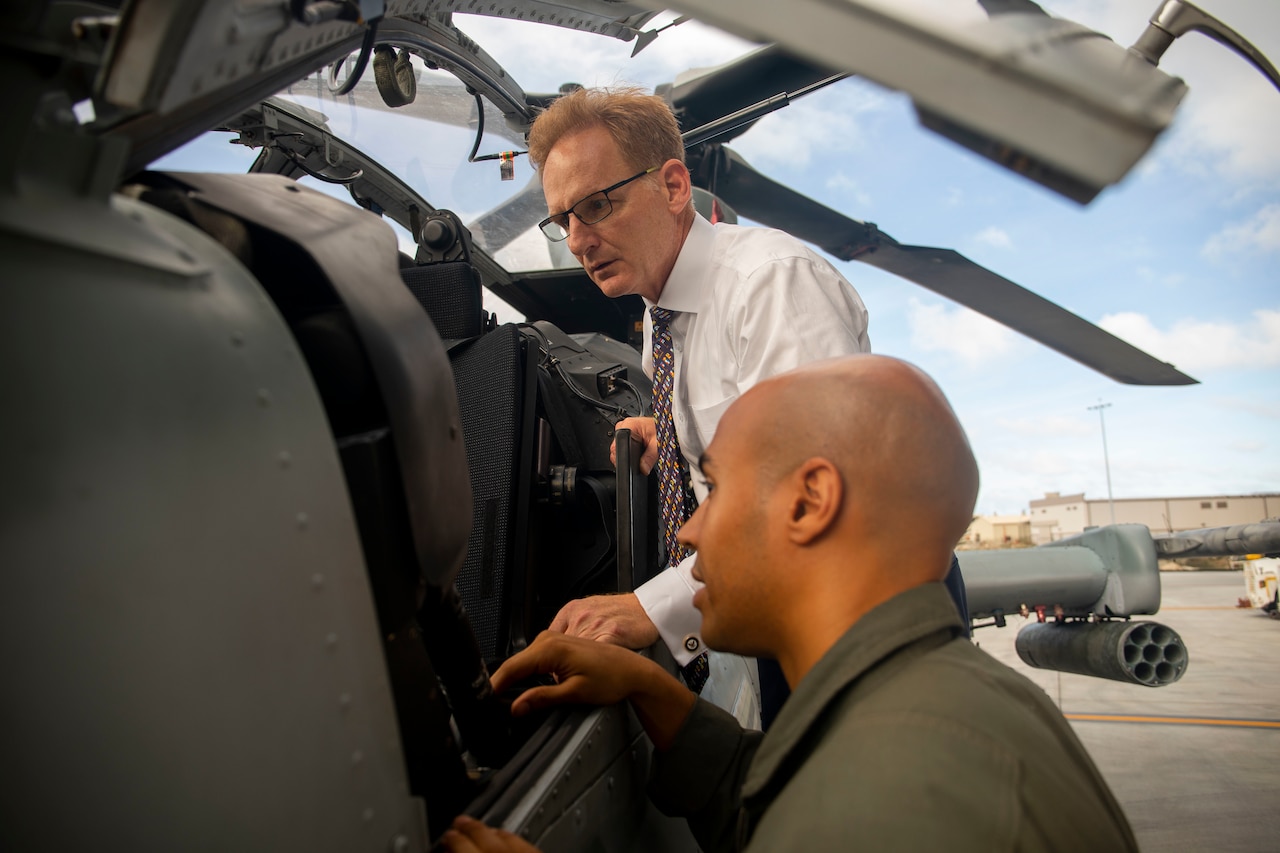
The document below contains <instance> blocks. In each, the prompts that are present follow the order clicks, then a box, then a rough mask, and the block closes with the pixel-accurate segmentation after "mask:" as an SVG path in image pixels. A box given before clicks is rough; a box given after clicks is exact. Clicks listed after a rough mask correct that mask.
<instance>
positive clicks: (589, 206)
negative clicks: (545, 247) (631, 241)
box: [538, 166, 658, 243]
mask: <svg viewBox="0 0 1280 853" xmlns="http://www.w3.org/2000/svg"><path fill="white" fill-rule="evenodd" d="M657 170H658V167H657V166H653V167H652V168H649V169H645V170H644V171H643V172H641V173H639V174H638V175H632V176H631V177H629V178H627V179H626V180H622V181H618V182H617V183H616V184H614V185H613V186H611V187H605V188H604V189H602V190H600V191H598V192H593V193H592V194H591V195H589V196H587V197H586V198H584V199H582V200H581V201H579V202H578V203H577V204H575V205H574V206H573V207H571V208H569V209H568V210H566V211H564V212H563V213H555V214H552V215H551V216H548V217H547V218H546V219H544V220H542V221H541V222H539V223H538V227H539V228H541V229H542V233H543V234H546V235H547V239H548V240H551V241H552V242H554V243H558V242H560V241H561V240H563V239H565V238H566V237H568V236H569V214H570V213H572V214H573V215H574V216H576V217H578V221H579V222H581V223H582V224H583V225H595V224H596V223H597V222H599V221H600V220H602V219H604V218H605V217H607V216H608V215H609V214H611V213H613V200H612V199H610V198H609V193H611V192H613V191H614V190H616V189H620V188H622V187H625V186H626V185H627V184H629V183H631V182H632V181H638V180H640V179H641V178H643V177H644V176H645V175H648V174H650V173H652V172H656V171H657Z"/></svg>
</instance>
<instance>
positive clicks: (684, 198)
mask: <svg viewBox="0 0 1280 853" xmlns="http://www.w3.org/2000/svg"><path fill="white" fill-rule="evenodd" d="M658 175H659V176H660V177H661V179H662V188H663V191H664V192H665V194H666V199H667V207H668V209H670V210H671V212H672V213H680V212H682V211H684V210H685V209H686V208H687V207H688V206H689V200H690V199H691V198H693V179H692V178H691V177H689V167H688V166H686V165H685V164H684V163H681V162H680V161H679V160H674V159H672V160H668V161H667V162H665V163H663V164H662V168H661V169H659V170H658Z"/></svg>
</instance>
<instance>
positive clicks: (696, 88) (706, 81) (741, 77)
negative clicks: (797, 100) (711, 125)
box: [657, 45, 835, 135]
mask: <svg viewBox="0 0 1280 853" xmlns="http://www.w3.org/2000/svg"><path fill="white" fill-rule="evenodd" d="M833 73H835V72H832V71H831V70H830V69H828V68H822V67H819V66H817V65H814V64H812V63H810V62H807V61H805V60H802V59H797V58H796V57H795V56H793V55H791V54H789V53H787V52H786V51H784V50H782V49H781V48H779V47H778V46H777V45H767V46H765V47H762V48H760V49H759V50H754V51H752V52H751V53H748V54H746V55H745V56H742V57H739V58H738V59H735V60H733V61H732V62H727V63H725V64H724V65H718V66H716V67H714V68H695V69H692V70H690V71H685V72H684V73H682V74H680V75H679V76H678V77H676V79H675V82H674V83H668V84H663V85H661V86H659V87H658V88H657V94H659V95H662V96H663V97H665V98H667V100H668V101H669V102H670V103H671V107H672V109H673V110H674V111H675V113H676V117H677V118H679V120H680V127H681V129H682V130H690V129H692V128H695V127H700V126H701V125H704V124H707V123H708V122H711V121H715V120H716V119H718V118H721V117H723V116H726V115H728V114H729V113H733V112H737V111H738V110H740V109H743V108H744V107H749V106H751V105H752V104H755V103H757V102H759V101H763V100H765V99H766V98H770V97H772V96H774V95H777V94H779V93H781V92H794V91H796V90H798V89H803V88H805V87H806V86H808V85H810V84H812V83H816V82H818V81H819V80H823V79H825V78H827V77H830V76H831V75H832V74H833ZM745 130H746V127H745V126H744V127H742V128H741V129H740V130H738V131H737V133H742V132H743V131H745ZM735 135H737V134H735Z"/></svg>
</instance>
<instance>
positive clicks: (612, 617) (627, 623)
mask: <svg viewBox="0 0 1280 853" xmlns="http://www.w3.org/2000/svg"><path fill="white" fill-rule="evenodd" d="M548 630H551V631H554V632H555V633H558V634H568V635H569V636H570V637H582V638H584V639H587V640H597V641H599V642H601V643H611V644H613V645H615V646H625V647H627V648H628V649H647V648H649V647H650V646H652V645H653V644H654V643H656V642H658V627H657V626H656V625H654V624H653V620H652V619H650V618H649V614H647V613H645V612H644V608H643V607H641V606H640V599H638V598H636V595H635V593H633V592H626V593H622V594H619V595H593V596H591V597H590V598H579V599H577V600H575V601H570V602H569V603H568V604H566V605H565V606H564V607H561V608H560V612H559V613H557V614H556V618H555V619H552V620H551V625H550V626H549V629H548Z"/></svg>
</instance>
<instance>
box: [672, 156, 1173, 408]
mask: <svg viewBox="0 0 1280 853" xmlns="http://www.w3.org/2000/svg"><path fill="white" fill-rule="evenodd" d="M694 180H695V182H696V183H698V184H699V185H701V186H705V187H707V188H708V189H710V190H711V191H712V192H714V193H715V194H716V195H717V196H719V197H720V198H722V199H723V200H724V201H725V202H726V203H728V204H729V205H730V206H732V207H733V208H735V209H736V210H737V211H738V212H739V213H740V214H742V215H743V216H746V217H748V218H749V219H754V220H756V221H757V222H761V223H764V224H765V225H769V226H771V227H774V228H779V229H782V230H785V231H788V232H790V233H791V234H794V235H795V236H797V237H799V238H800V239H802V240H807V241H809V242H810V243H813V244H814V245H816V246H819V247H821V248H822V249H824V250H826V251H827V252H830V253H831V254H832V255H834V256H836V257H837V258H841V259H842V260H858V261H862V262H863V263H866V264H870V265H871V266H874V267H878V268H880V269H882V270H884V271H885V272H890V273H893V274H894V275H898V276H901V277H902V278H905V279H907V280H908V281H912V282H914V283H916V284H918V285H920V286H921V287H925V288H928V289H929V290H932V291H933V292H934V293H937V294H939V295H940V296H945V297H947V298H948V299H951V300H954V301H955V302H958V303H960V304H961V305H964V306H965V307H967V308H971V309H973V310H974V311H977V312H978V313H980V314H983V315H985V316H987V317H990V318H991V319H993V320H996V321H997V322H999V323H1002V324H1004V325H1005V326H1008V327H1009V328H1011V329H1013V330H1014V331H1017V332H1021V333H1022V334H1024V335H1026V336H1027V337H1029V338H1031V339H1032V340H1034V341H1038V342H1039V343H1042V344H1044V345H1045V346H1047V347H1049V348H1050V349H1053V350H1056V351H1057V352H1060V353H1062V354H1063V355H1065V356H1067V357H1068V358H1071V359H1074V360H1076V361H1078V362H1080V363H1081V364H1083V365H1085V366H1086V367H1090V368H1093V369H1094V370H1096V371H1098V372H1099V373H1102V374H1104V375H1106V376H1109V377H1111V378H1112V379H1114V380H1116V381H1117V382H1122V383H1125V384H1127V385H1191V384H1195V383H1196V380H1195V379H1192V378H1191V377H1190V376H1187V375H1186V374H1184V373H1182V372H1181V371H1179V370H1177V369H1176V368H1175V367H1173V365H1171V364H1168V363H1167V362H1163V361H1160V360H1159V359H1157V358H1155V357H1154V356H1151V355H1149V354H1147V353H1145V352H1143V351H1142V350H1140V349H1138V348H1137V347H1134V346H1133V345H1132V344H1129V343H1126V342H1125V341H1123V340H1121V339H1120V338H1117V337H1116V336H1115V335H1112V334H1111V333H1110V332H1107V331H1105V330H1103V329H1101V328H1099V327H1098V326H1095V325H1094V324H1092V323H1090V322H1089V321H1087V320H1085V319H1083V318H1082V317H1079V316H1077V315H1076V314H1073V313H1071V312H1070V311H1068V310H1066V309H1065V308H1062V307H1061V306H1059V305H1055V304H1054V303H1052V302H1050V301H1049V300H1047V299H1045V298H1044V297H1042V296H1039V295H1037V294H1035V293H1033V292H1031V291H1030V290H1027V289H1026V288H1024V287H1022V286H1020V285H1018V284H1015V283H1014V282H1012V281H1010V280H1009V279H1007V278H1004V277H1003V276H1000V275H997V274H996V273H994V272H992V271H991V270H989V269H986V268H985V267H982V266H980V265H978V264H976V263H974V262H973V261H971V260H969V259H968V258H966V257H965V256H964V255H961V254H960V253H959V252H956V251H954V250H951V249H937V248H931V247H927V246H908V245H904V244H902V243H899V242H897V241H896V240H894V239H893V238H892V237H889V236H888V235H887V234H885V233H883V232H882V231H880V229H878V228H877V227H876V226H875V225H874V224H872V223H869V222H862V221H859V220H856V219H852V218H850V217H848V216H845V215H844V214H842V213H840V212H838V211H835V210H832V209H831V208H829V207H826V206H825V205H822V204H819V203H818V202H816V201H814V200H813V199H811V198H808V197H807V196H804V195H801V194H800V193H798V192H796V191H795V190H793V189H790V188H789V187H786V186H784V185H782V184H780V183H778V182H776V181H774V180H772V179H770V178H768V177H766V176H765V175H762V174H761V173H760V172H758V171H756V170H755V169H754V168H753V167H752V166H751V165H750V164H749V163H747V161H746V160H744V159H743V158H742V157H741V155H739V154H737V153H736V152H734V151H732V150H730V149H728V148H724V147H722V146H713V147H712V148H710V149H708V150H707V151H706V152H705V153H704V154H703V156H702V158H701V160H700V162H696V163H694Z"/></svg>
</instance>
